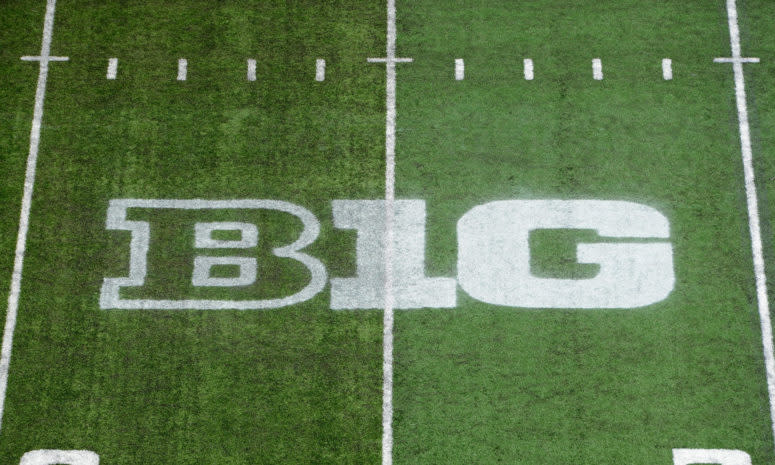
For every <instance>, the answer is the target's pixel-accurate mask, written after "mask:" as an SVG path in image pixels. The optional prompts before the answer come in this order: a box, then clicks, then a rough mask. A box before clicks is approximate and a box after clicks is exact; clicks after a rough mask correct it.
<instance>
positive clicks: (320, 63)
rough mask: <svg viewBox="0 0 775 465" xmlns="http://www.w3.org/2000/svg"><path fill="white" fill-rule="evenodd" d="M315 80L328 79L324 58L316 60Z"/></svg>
mask: <svg viewBox="0 0 775 465" xmlns="http://www.w3.org/2000/svg"><path fill="white" fill-rule="evenodd" d="M315 80H316V81H317V82H323V81H325V80H326V60H324V59H322V58H318V59H317V60H315Z"/></svg>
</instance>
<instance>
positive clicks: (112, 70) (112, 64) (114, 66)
mask: <svg viewBox="0 0 775 465" xmlns="http://www.w3.org/2000/svg"><path fill="white" fill-rule="evenodd" d="M117 73H118V58H111V59H109V60H108V74H107V78H108V79H116V74H117Z"/></svg>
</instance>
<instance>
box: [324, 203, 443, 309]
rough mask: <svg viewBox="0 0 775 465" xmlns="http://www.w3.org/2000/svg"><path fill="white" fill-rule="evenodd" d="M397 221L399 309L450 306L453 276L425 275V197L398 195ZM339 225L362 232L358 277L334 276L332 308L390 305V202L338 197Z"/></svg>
mask: <svg viewBox="0 0 775 465" xmlns="http://www.w3.org/2000/svg"><path fill="white" fill-rule="evenodd" d="M394 207H395V217H394V221H393V228H394V231H393V238H394V239H393V244H394V246H393V249H394V257H393V276H394V280H395V281H394V285H393V295H394V298H395V308H422V307H431V308H451V307H454V306H455V305H456V302H457V300H456V297H457V296H456V283H455V280H454V279H453V278H426V277H425V201H424V200H396V201H395V203H394ZM332 208H333V215H334V226H336V227H337V228H341V229H355V230H357V231H358V239H357V242H356V262H357V271H356V277H354V278H333V279H331V308H332V309H361V308H381V307H383V306H384V305H385V279H384V275H385V254H384V248H385V247H384V245H385V201H384V200H334V201H333V202H332Z"/></svg>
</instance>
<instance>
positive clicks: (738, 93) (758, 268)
mask: <svg viewBox="0 0 775 465" xmlns="http://www.w3.org/2000/svg"><path fill="white" fill-rule="evenodd" d="M727 16H728V17H729V42H730V45H731V46H732V57H731V58H717V59H716V60H714V61H716V62H717V63H732V69H733V70H734V73H735V100H736V101H737V118H738V121H739V123H740V148H741V153H742V156H743V174H744V178H745V196H746V201H747V204H748V229H749V231H750V235H751V248H752V252H753V268H754V274H755V277H756V299H757V302H758V306H759V322H760V324H761V331H762V350H763V352H764V368H765V371H766V374H767V390H768V392H769V398H770V422H771V427H772V433H773V439H774V440H775V356H773V345H772V323H771V320H770V304H769V300H768V298H767V277H766V275H765V273H764V253H763V251H762V237H761V226H760V223H759V203H758V199H757V194H756V183H755V174H754V169H753V152H752V151H751V130H750V127H749V126H748V105H747V103H746V96H745V78H744V75H743V63H757V62H758V61H759V59H758V58H743V57H742V54H741V50H740V30H739V28H738V25H737V6H736V5H735V0H727Z"/></svg>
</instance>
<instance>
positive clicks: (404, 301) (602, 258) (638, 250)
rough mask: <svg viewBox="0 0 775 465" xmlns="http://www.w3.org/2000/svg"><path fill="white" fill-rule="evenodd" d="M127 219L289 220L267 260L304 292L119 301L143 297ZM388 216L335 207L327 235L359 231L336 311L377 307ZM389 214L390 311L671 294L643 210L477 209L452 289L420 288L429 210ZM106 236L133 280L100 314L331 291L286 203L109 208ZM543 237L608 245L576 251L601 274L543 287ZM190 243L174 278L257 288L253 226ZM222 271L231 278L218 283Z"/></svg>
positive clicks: (574, 304) (143, 224)
mask: <svg viewBox="0 0 775 465" xmlns="http://www.w3.org/2000/svg"><path fill="white" fill-rule="evenodd" d="M130 209H143V210H148V209H150V210H166V211H170V210H178V211H188V212H200V213H205V212H209V213H212V212H214V211H228V212H232V213H239V212H243V213H246V212H254V213H255V212H256V211H272V212H274V213H280V214H283V215H290V216H292V217H295V218H296V219H297V220H298V221H300V222H301V226H302V230H301V232H300V233H299V234H298V235H297V237H296V238H295V240H292V241H291V242H290V243H287V244H286V245H283V246H281V247H275V248H273V249H272V255H273V256H274V258H275V259H279V260H286V261H291V262H295V263H296V265H301V266H302V267H303V268H305V269H306V275H307V276H308V278H307V281H306V282H305V283H303V284H301V285H299V286H298V289H295V290H294V291H293V292H291V293H289V294H287V295H284V296H282V297H273V298H266V299H244V298H243V299H234V300H230V299H221V298H219V299H203V298H181V299H159V298H122V297H121V290H122V288H124V289H126V288H135V289H137V288H141V287H143V286H144V285H145V284H146V277H147V274H148V252H149V247H150V237H151V225H150V222H149V221H138V220H128V219H127V212H128V211H129V210H130ZM385 211H386V209H385V201H383V200H334V201H333V202H332V213H333V219H334V226H335V227H336V228H340V229H352V230H356V231H357V240H356V244H355V251H356V265H357V268H356V272H355V275H354V276H351V277H336V278H332V279H330V284H331V301H330V306H331V308H332V309H370V308H381V307H382V306H383V305H384V298H385V263H386V261H387V260H386V256H385V237H386V232H387V231H386V230H387V228H386V221H385ZM393 211H394V216H393V220H392V228H391V231H389V233H390V235H391V236H392V238H393V239H392V248H391V251H392V259H391V260H390V263H391V264H392V276H393V286H392V294H393V298H394V302H395V308H404V309H409V308H423V307H425V308H449V307H454V306H455V305H456V302H457V297H456V294H457V286H458V285H459V286H460V287H461V288H462V289H463V290H464V291H465V292H466V293H468V295H470V296H471V297H473V298H474V299H477V300H480V301H482V302H486V303H491V304H495V305H502V306H509V307H525V308H636V307H642V306H645V305H649V304H653V303H656V302H659V301H661V300H663V299H665V298H666V297H667V296H668V295H669V294H670V292H671V291H672V290H673V287H674V284H675V275H674V271H673V249H672V245H671V243H670V242H669V241H667V239H669V237H670V225H669V222H668V220H667V218H665V216H664V215H662V214H661V213H660V212H658V211H657V210H655V209H653V208H651V207H648V206H646V205H642V204H638V203H634V202H626V201H610V200H503V201H495V202H489V203H486V204H483V205H479V206H476V207H474V208H472V209H471V210H469V211H468V212H466V213H465V214H464V215H463V216H462V217H461V218H460V219H459V220H458V222H457V244H458V257H457V273H458V276H457V279H454V278H449V277H426V276H425V223H426V215H425V201H423V200H397V201H395V202H394V205H393ZM107 229H112V230H123V231H129V232H131V235H132V238H131V243H130V251H129V275H128V276H126V277H121V278H105V280H104V283H103V286H102V290H101V293H100V307H101V308H103V309H269V308H279V307H284V306H288V305H293V304H297V303H300V302H304V301H306V300H309V299H311V298H312V297H314V296H315V295H317V294H318V293H319V292H320V291H322V290H323V289H324V287H325V285H326V283H327V282H329V280H328V277H327V271H326V267H325V266H324V265H323V263H322V262H321V261H320V260H319V259H318V258H316V257H314V256H312V255H310V254H309V253H306V252H304V249H305V248H306V247H308V246H309V245H311V244H313V243H314V242H315V240H316V239H317V238H318V235H319V233H320V223H319V221H318V219H317V218H316V217H315V215H313V214H312V212H310V211H309V210H307V209H305V208H303V207H301V206H298V205H295V204H292V203H289V202H283V201H278V200H260V199H244V200H198V199H194V200H173V199H116V200H112V201H111V202H110V205H109V208H108V218H107ZM541 229H584V230H594V231H596V232H597V233H598V235H599V236H601V237H602V238H603V239H605V238H611V239H612V240H615V241H614V242H611V241H609V242H605V241H601V242H590V243H579V244H577V246H576V255H577V257H576V258H577V259H576V261H577V263H582V264H596V265H598V267H599V271H598V272H597V274H596V275H595V276H594V277H592V278H588V279H556V278H546V277H538V276H535V275H534V274H533V273H531V269H530V255H531V250H530V242H529V236H530V233H531V232H532V231H536V230H541ZM191 232H193V237H194V240H193V244H191V245H192V247H193V249H194V251H195V253H196V255H195V256H194V258H193V261H192V263H191V264H190V266H188V267H181V268H180V269H181V270H184V271H181V272H186V273H188V276H190V281H188V282H189V286H191V288H192V289H199V290H201V289H221V290H228V289H232V290H237V289H245V288H250V287H251V286H256V284H257V283H258V282H260V273H258V272H257V270H259V269H260V264H259V261H258V259H257V258H256V256H255V254H253V255H251V250H255V249H256V247H257V246H258V244H259V242H260V238H261V231H259V226H258V225H257V224H256V223H252V222H249V221H197V222H195V223H194V224H193V228H192V231H191ZM223 234H228V235H229V237H228V238H224V237H223V236H222V235H223ZM215 251H218V253H217V254H216V253H215ZM224 251H226V252H228V253H230V255H224ZM229 251H230V252H229ZM219 267H221V268H223V267H229V268H230V269H232V270H233V272H232V273H231V275H229V276H222V275H219V274H218V272H217V270H218V269H219ZM185 270H187V271H185Z"/></svg>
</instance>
